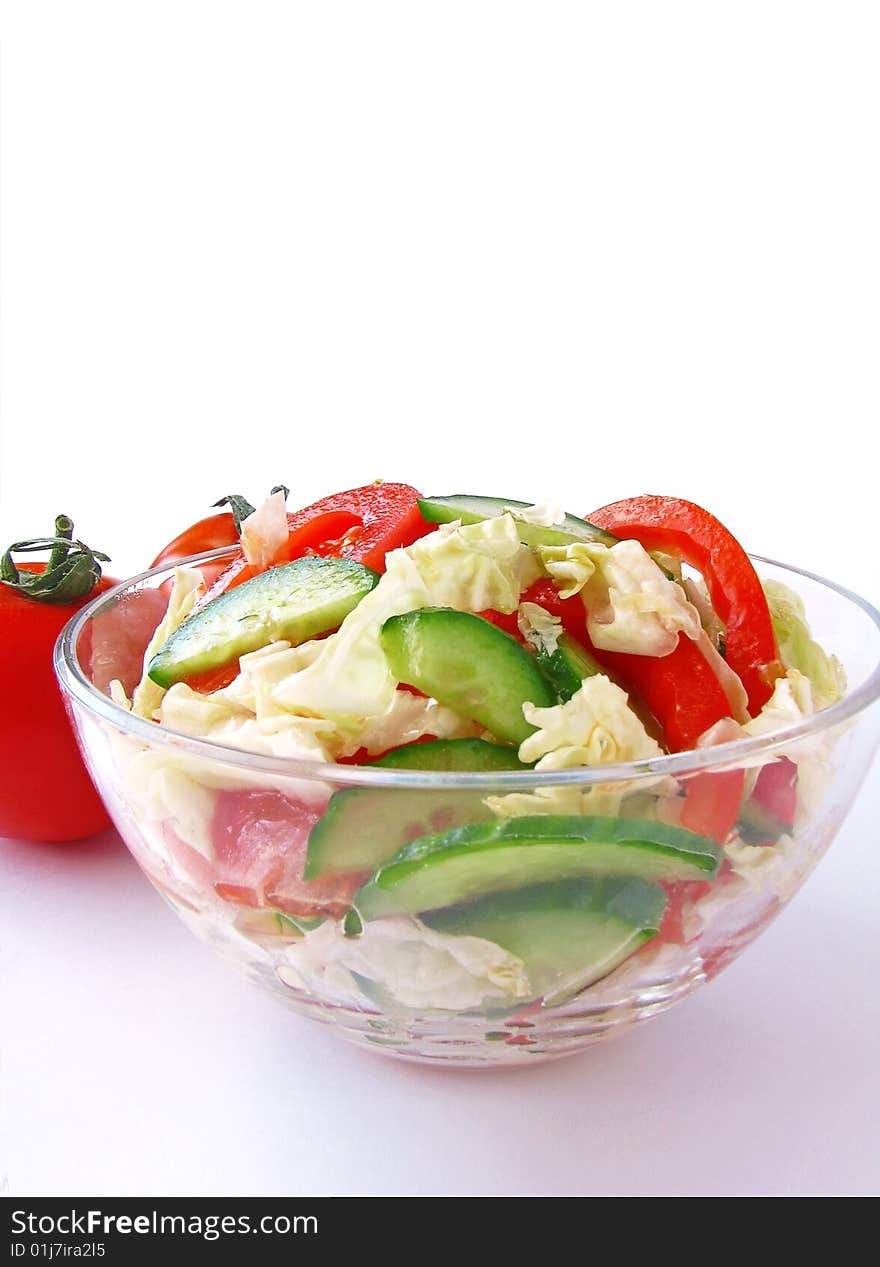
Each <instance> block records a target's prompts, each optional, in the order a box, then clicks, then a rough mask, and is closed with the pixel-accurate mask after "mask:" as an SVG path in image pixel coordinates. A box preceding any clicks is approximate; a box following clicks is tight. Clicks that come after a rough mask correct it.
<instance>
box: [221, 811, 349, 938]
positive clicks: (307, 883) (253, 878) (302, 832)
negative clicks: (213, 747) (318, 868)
mask: <svg viewBox="0 0 880 1267" xmlns="http://www.w3.org/2000/svg"><path fill="white" fill-rule="evenodd" d="M319 817H320V810H319V809H316V808H315V807H313V806H310V805H306V804H304V803H303V802H301V801H295V800H292V799H290V798H288V797H285V796H282V794H281V793H280V792H274V791H265V792H253V791H224V792H220V793H219V794H218V797H217V805H216V808H215V810H214V818H213V823H212V828H211V836H212V841H213V844H214V850H215V854H216V858H215V861H214V865H213V875H214V888H215V891H216V892H217V893H218V895H219V896H221V897H224V898H225V899H226V900H228V901H234V902H237V903H239V904H244V905H247V906H271V907H273V908H275V909H277V910H281V911H286V912H287V913H288V914H289V915H303V916H315V915H325V916H333V917H334V918H337V917H339V916H342V915H344V914H345V913H346V911H347V910H349V908H350V907H351V899H352V898H353V897H354V895H355V893H356V892H357V890H358V889H359V888H360V886H361V885H362V884H363V882H364V880H365V878H366V877H365V876H360V875H356V876H340V877H332V878H330V879H323V880H304V879H303V867H304V865H305V859H306V851H307V849H308V842H309V832H310V831H311V829H312V827H313V826H314V825H315V823H316V822H317V821H318V819H319Z"/></svg>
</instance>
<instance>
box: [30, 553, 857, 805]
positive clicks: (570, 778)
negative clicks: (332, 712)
mask: <svg viewBox="0 0 880 1267" xmlns="http://www.w3.org/2000/svg"><path fill="white" fill-rule="evenodd" d="M236 549H237V548H236V547H235V546H225V547H223V548H221V549H219V550H208V551H205V552H204V553H202V554H194V555H190V556H189V557H188V558H185V559H176V560H175V561H174V562H173V563H169V564H164V565H162V566H160V567H154V568H150V569H149V571H146V572H141V573H139V574H138V575H137V576H132V577H129V578H128V579H127V580H125V581H122V582H121V583H120V584H119V585H116V586H114V587H113V588H112V589H109V590H105V591H104V592H103V593H102V594H99V595H98V596H97V597H96V598H93V599H92V601H91V602H90V603H88V604H87V605H86V606H85V607H83V608H82V609H81V610H80V611H79V612H77V614H76V615H75V616H73V617H72V618H71V619H70V620H69V621H68V623H67V624H66V625H65V627H64V629H63V630H62V631H61V634H60V635H59V637H58V641H57V642H56V644H55V652H54V664H55V673H56V675H57V677H58V681H59V683H60V685H61V689H62V691H63V692H64V693H65V694H66V695H68V696H69V697H70V698H71V699H72V700H75V701H76V702H77V703H79V704H81V705H82V706H83V707H84V708H85V709H86V710H87V711H88V712H89V713H91V714H93V715H94V716H97V717H99V718H101V719H102V720H103V721H105V722H108V723H109V724H110V725H112V726H115V727H116V728H117V729H118V730H121V731H125V732H127V733H128V734H130V735H131V736H132V737H133V738H137V739H142V740H144V741H145V742H148V743H150V744H159V745H160V746H165V747H168V748H171V749H173V750H175V751H176V752H187V753H188V754H189V755H191V756H193V757H198V758H200V759H202V760H208V761H222V762H223V763H224V764H226V765H233V766H239V767H243V768H245V769H247V770H250V771H252V772H259V773H264V774H268V775H273V776H276V777H277V776H279V775H280V776H283V777H286V778H288V779H293V778H296V779H308V780H314V781H316V782H322V783H328V782H329V783H334V784H336V785H345V786H350V787H375V788H379V787H381V788H394V787H397V788H433V789H435V790H436V789H454V788H461V789H465V788H466V789H469V790H476V789H502V790H504V791H535V790H536V789H538V788H541V787H565V786H574V787H590V786H593V785H595V784H600V783H601V784H608V783H615V782H618V781H621V780H627V781H637V780H640V779H645V778H656V777H657V776H658V775H670V776H676V775H677V776H681V775H685V774H690V773H694V772H696V771H708V770H712V769H716V768H725V767H730V766H733V765H736V764H737V762H740V761H742V762H747V761H748V762H754V761H755V759H756V758H760V757H762V756H766V755H769V754H771V753H773V752H774V751H775V750H777V749H779V748H782V747H784V746H785V745H787V744H790V743H792V742H794V741H796V740H799V739H804V738H806V737H808V736H811V735H817V734H819V733H820V732H821V731H823V730H827V729H829V728H830V727H832V726H836V725H839V724H840V723H841V722H844V721H847V720H849V719H850V718H852V717H855V716H857V715H858V714H859V713H862V712H864V711H865V710H866V709H867V708H869V707H870V706H871V705H872V704H874V703H875V702H876V701H877V700H878V699H880V658H878V660H877V663H876V664H875V665H874V667H873V669H872V670H871V672H870V674H869V675H868V676H867V678H866V679H865V680H864V682H862V683H861V685H860V686H858V687H857V688H856V689H855V690H854V691H849V692H847V694H846V695H845V696H844V697H843V699H842V700H839V701H838V702H837V703H836V704H833V705H832V706H831V707H830V708H826V709H823V710H822V711H821V712H818V713H815V714H813V715H812V716H811V717H808V718H807V719H806V720H804V721H802V722H798V723H797V724H795V725H793V726H787V727H785V728H783V729H781V730H777V731H774V732H772V733H771V734H769V735H759V736H754V737H749V738H746V739H736V740H733V741H731V742H729V743H724V744H717V745H715V746H713V747H707V748H695V749H689V750H688V751H686V752H676V753H670V754H667V755H664V756H661V757H652V758H649V759H647V760H642V761H627V762H621V763H619V764H617V765H603V766H591V767H586V766H579V767H576V768H574V769H569V770H548V771H541V772H540V773H539V772H536V771H534V770H526V771H518V770H516V771H509V772H508V771H504V772H497V771H488V772H483V771H477V772H472V771H466V772H465V771H461V772H436V771H421V770H390V769H384V768H381V767H371V766H355V765H336V764H335V763H327V762H318V761H309V760H302V761H297V760H294V759H291V758H286V757H272V756H265V755H263V754H260V753H254V752H247V751H246V750H244V749H241V748H231V747H228V746H227V745H225V744H218V743H214V742H213V741H211V740H209V739H195V738H193V737H192V736H190V735H184V734H182V733H180V732H178V731H174V730H170V729H168V728H167V727H164V726H159V725H157V724H156V723H155V722H151V721H147V720H146V719H145V718H143V717H136V716H134V715H133V714H132V713H130V712H128V711H127V710H126V709H124V708H122V707H121V706H120V705H119V704H116V703H114V701H113V700H112V699H111V698H110V697H109V696H108V695H104V694H103V692H101V691H99V690H97V689H96V688H95V687H94V686H93V685H92V683H91V682H90V681H89V679H88V678H87V677H86V675H85V673H84V672H83V669H82V666H81V665H80V663H79V660H78V659H77V655H76V646H77V642H78V640H79V636H80V633H81V632H82V630H83V628H84V626H85V624H86V623H87V621H89V620H90V619H93V618H94V617H95V616H96V615H98V614H99V613H100V612H101V611H102V610H103V608H105V607H107V606H108V605H109V604H111V603H112V602H114V601H115V600H116V599H118V598H119V596H120V594H121V593H122V592H123V591H125V590H131V589H135V588H137V587H138V586H140V585H142V584H143V582H144V581H148V580H150V579H151V578H152V577H154V576H162V575H163V574H171V573H172V572H173V571H174V570H175V569H176V568H178V567H189V566H197V565H198V564H200V563H205V562H208V561H210V560H213V559H220V558H224V557H231V556H232V555H233V554H234V553H236ZM749 557H750V558H751V559H752V561H753V562H755V563H765V564H768V565H769V566H771V567H775V568H781V569H783V570H784V571H786V572H789V573H791V574H792V575H793V576H801V577H804V578H805V579H806V580H809V581H812V582H814V583H815V584H817V585H820V586H823V587H824V588H825V589H828V590H831V591H833V592H834V593H835V594H837V595H839V596H840V597H841V598H844V599H846V600H848V601H849V602H850V603H852V604H854V606H856V607H857V608H859V609H860V610H861V611H862V612H863V613H864V614H865V615H866V616H868V618H869V619H870V620H871V621H872V622H873V624H874V626H875V628H876V629H877V631H878V633H880V612H878V611H877V609H876V608H875V607H874V606H873V605H872V604H871V603H869V602H868V601H867V600H866V599H864V598H861V597H860V596H859V595H858V594H855V593H853V592H852V591H851V590H848V589H846V588H845V587H844V586H842V585H838V584H836V583H835V582H834V581H829V580H827V579H826V578H825V577H822V576H817V575H816V573H814V572H808V571H807V570H806V569H804V568H797V567H794V566H792V565H791V564H787V563H780V562H778V561H777V560H775V559H770V558H767V557H766V556H765V555H760V554H750V556H749ZM828 650H829V651H831V652H833V650H834V648H833V647H830V648H828Z"/></svg>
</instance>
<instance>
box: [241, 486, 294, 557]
mask: <svg viewBox="0 0 880 1267" xmlns="http://www.w3.org/2000/svg"><path fill="white" fill-rule="evenodd" d="M289 533H290V530H289V528H288V526H287V507H286V505H285V499H284V493H282V492H280V491H279V492H277V493H272V494H271V495H270V496H269V497H267V498H266V500H265V501H264V502H263V504H262V506H260V507H259V508H258V509H257V510H255V511H254V512H253V513H252V514H250V515H248V517H247V519H245V520H243V521H242V525H241V548H242V550H243V551H244V555H245V558H246V559H247V561H248V563H249V564H250V565H251V567H252V568H255V569H256V571H257V572H265V571H266V569H267V568H270V567H272V566H273V564H275V563H277V561H278V558H279V556H280V555H281V552H282V551H283V550H284V548H285V546H286V545H287V541H288V537H289Z"/></svg>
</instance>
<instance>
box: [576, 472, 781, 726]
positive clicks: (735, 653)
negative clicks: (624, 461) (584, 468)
mask: <svg viewBox="0 0 880 1267" xmlns="http://www.w3.org/2000/svg"><path fill="white" fill-rule="evenodd" d="M589 518H590V521H591V522H592V523H595V524H597V525H598V526H599V527H600V528H604V529H605V530H606V531H607V532H613V533H614V534H615V535H616V536H618V537H627V538H634V539H635V540H636V541H639V542H641V544H642V545H643V546H644V547H645V549H646V550H663V551H665V552H667V553H669V554H674V555H677V556H678V557H679V558H680V559H682V560H684V562H686V563H689V564H690V565H691V567H694V568H697V569H698V570H699V571H700V572H701V573H702V575H703V577H704V579H705V581H706V584H707V586H708V587H709V594H710V596H711V599H712V605H713V607H714V608H715V611H716V612H717V613H718V616H719V618H720V619H721V620H722V621H723V622H724V624H725V626H726V627H727V634H726V658H727V662H728V664H729V665H730V667H731V668H732V669H733V671H734V672H735V673H737V674H739V676H740V678H741V679H742V683H743V686H744V687H745V688H746V694H747V695H748V698H749V711H750V712H751V713H752V715H753V716H754V715H755V714H756V713H759V712H760V711H761V709H762V708H763V706H764V704H766V702H767V700H768V699H769V698H770V696H771V695H772V693H773V683H774V682H775V680H776V678H778V677H779V676H780V674H781V673H782V672H783V668H782V665H781V664H780V661H779V651H778V649H777V646H776V638H775V636H774V633H773V625H772V623H771V620H770V609H769V607H768V606H767V599H766V597H765V596H764V590H763V587H762V585H761V582H760V580H759V578H758V574H757V572H756V571H755V569H754V567H753V566H752V562H751V560H750V559H749V556H748V555H747V554H746V552H745V550H744V549H743V548H742V546H741V545H740V544H739V542H738V541H737V539H736V537H734V536H733V535H732V533H730V532H729V531H728V530H727V528H725V527H724V525H723V524H722V523H721V522H720V521H719V520H717V519H716V518H715V516H714V515H710V514H709V512H708V511H707V510H703V508H702V507H701V506H697V505H695V504H694V503H693V502H688V501H683V500H682V499H681V498H679V497H658V496H654V495H648V496H644V497H631V498H628V499H627V500H625V501H619V502H612V503H611V504H610V505H608V506H603V507H602V508H601V509H600V510H596V511H593V512H592V513H591V514H590V516H589ZM724 715H725V716H726V713H725V714H724Z"/></svg>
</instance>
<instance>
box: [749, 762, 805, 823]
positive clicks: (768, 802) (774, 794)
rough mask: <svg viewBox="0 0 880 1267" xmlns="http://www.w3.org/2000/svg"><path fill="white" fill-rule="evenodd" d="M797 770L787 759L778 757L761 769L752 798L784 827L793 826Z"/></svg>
mask: <svg viewBox="0 0 880 1267" xmlns="http://www.w3.org/2000/svg"><path fill="white" fill-rule="evenodd" d="M797 778H798V769H797V766H796V765H795V763H794V762H793V761H789V759H788V757H779V758H778V760H776V761H772V762H771V763H770V764H769V765H765V766H762V767H761V770H760V773H759V774H758V777H757V779H756V781H755V786H754V789H753V791H752V798H753V800H756V801H757V802H758V803H759V805H761V806H763V808H764V809H765V810H767V812H768V813H770V814H772V815H773V817H774V818H776V819H778V821H779V822H780V823H782V824H783V825H784V826H786V827H791V826H792V825H793V824H794V816H795V813H796V812H797Z"/></svg>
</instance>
